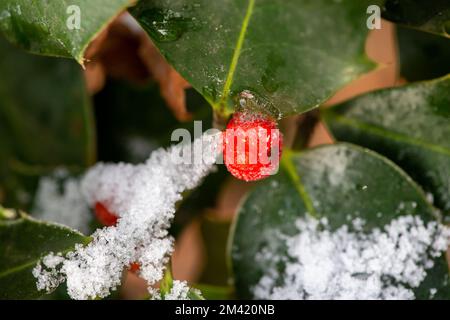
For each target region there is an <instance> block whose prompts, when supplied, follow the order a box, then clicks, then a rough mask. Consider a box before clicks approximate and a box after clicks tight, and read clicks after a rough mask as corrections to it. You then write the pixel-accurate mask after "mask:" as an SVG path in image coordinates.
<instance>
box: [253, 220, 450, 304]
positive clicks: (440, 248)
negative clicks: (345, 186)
mask: <svg viewBox="0 0 450 320" xmlns="http://www.w3.org/2000/svg"><path fill="white" fill-rule="evenodd" d="M364 225H365V222H364V221H363V220H362V219H357V221H356V222H355V223H353V225H352V226H351V227H348V226H342V227H340V228H339V229H337V230H335V231H333V232H332V231H330V228H329V225H328V222H327V220H326V219H322V220H320V221H318V220H314V219H312V218H306V219H299V220H298V221H297V227H298V230H299V233H298V234H297V235H296V236H294V237H289V238H288V239H287V240H286V244H287V248H288V253H289V256H290V257H291V258H292V260H289V261H290V262H288V263H286V268H285V270H284V274H283V279H284V280H283V281H282V283H281V285H280V283H279V282H277V281H278V280H279V279H278V276H279V274H278V272H277V271H276V270H271V269H269V270H268V271H267V273H266V274H265V275H263V277H262V278H261V279H260V281H259V283H258V284H257V285H256V286H255V287H254V288H253V293H254V296H255V297H256V298H258V299H312V300H319V299H350V300H353V299H414V298H415V296H414V292H413V290H412V288H417V287H418V286H419V285H420V284H421V283H422V281H423V280H424V279H425V277H426V274H427V270H429V269H430V268H432V267H433V265H434V262H433V258H436V257H439V256H441V255H442V254H443V252H444V251H445V250H447V247H448V245H449V243H450V230H449V228H448V227H444V226H443V225H441V224H439V223H438V222H428V223H426V224H425V223H424V222H423V220H422V219H421V218H420V217H419V216H411V215H407V216H400V217H398V218H396V219H394V220H392V221H391V223H390V224H388V225H386V226H385V227H384V228H383V229H382V230H381V229H374V230H372V231H371V232H370V233H365V232H363V227H364ZM266 255H267V253H266ZM436 292H437V291H436V289H434V288H432V289H431V290H430V297H431V296H434V295H435V294H436Z"/></svg>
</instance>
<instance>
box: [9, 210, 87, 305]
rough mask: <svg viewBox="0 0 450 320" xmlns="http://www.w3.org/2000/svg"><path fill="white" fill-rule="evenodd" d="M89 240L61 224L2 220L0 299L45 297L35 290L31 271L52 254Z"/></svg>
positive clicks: (23, 219)
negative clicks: (41, 259) (42, 258)
mask: <svg viewBox="0 0 450 320" xmlns="http://www.w3.org/2000/svg"><path fill="white" fill-rule="evenodd" d="M89 241H90V238H89V237H85V236H83V235H82V234H81V233H78V232H77V231H74V230H71V229H69V228H67V227H63V226H61V225H56V224H50V223H45V222H41V221H38V220H34V219H32V218H30V217H28V216H26V215H24V214H21V216H20V218H19V219H11V220H1V219H0V257H1V259H0V299H33V298H38V297H40V296H42V295H43V294H45V292H42V291H38V290H37V289H36V279H35V278H34V276H33V275H32V273H31V272H32V270H33V268H34V267H35V265H36V263H37V262H38V261H39V259H40V258H41V257H43V256H44V255H46V254H48V253H49V252H54V253H57V252H68V251H70V250H72V249H73V248H74V246H75V244H77V243H83V244H87V243H88V242H89Z"/></svg>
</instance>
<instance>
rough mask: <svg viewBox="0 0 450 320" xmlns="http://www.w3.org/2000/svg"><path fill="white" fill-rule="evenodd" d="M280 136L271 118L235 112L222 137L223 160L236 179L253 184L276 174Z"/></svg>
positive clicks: (281, 144) (280, 149)
mask: <svg viewBox="0 0 450 320" xmlns="http://www.w3.org/2000/svg"><path fill="white" fill-rule="evenodd" d="M282 146H283V137H282V134H281V133H280V131H279V130H278V127H277V123H276V121H275V120H274V119H272V118H270V117H267V116H265V115H262V114H252V113H242V112H238V113H235V114H234V116H233V117H232V119H231V120H230V121H229V122H228V125H227V128H226V131H225V133H224V135H223V157H224V162H225V165H226V167H227V169H228V171H229V172H230V173H231V174H232V175H233V176H235V177H236V178H238V179H241V180H245V181H255V180H260V179H263V178H266V177H268V176H270V175H273V174H275V173H277V171H278V166H279V162H280V157H281V152H282Z"/></svg>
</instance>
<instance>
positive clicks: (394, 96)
mask: <svg viewBox="0 0 450 320" xmlns="http://www.w3.org/2000/svg"><path fill="white" fill-rule="evenodd" d="M324 115H325V120H326V122H327V124H328V126H329V128H330V129H331V132H332V133H333V134H334V136H335V137H336V138H337V139H338V140H342V141H349V142H353V143H356V144H360V145H362V146H365V147H368V148H370V149H373V150H375V151H378V152H379V153H381V154H383V155H386V156H387V157H389V158H390V159H392V160H394V161H395V162H397V163H398V164H399V165H400V166H401V167H402V168H403V169H404V170H405V171H406V172H408V173H409V174H410V175H411V176H412V177H413V178H414V179H415V180H416V181H418V182H419V183H420V184H421V185H422V186H423V187H424V188H425V189H426V190H427V191H429V192H431V193H432V194H433V195H434V200H435V204H436V205H437V206H438V207H439V208H441V209H444V210H445V211H447V212H448V211H450V179H449V178H448V177H449V176H450V139H449V137H450V77H449V76H447V77H445V78H442V79H438V80H435V81H429V82H422V83H415V84H410V85H406V86H404V87H399V88H394V89H387V90H381V91H377V92H374V93H369V94H366V95H364V96H361V97H358V98H356V99H353V100H351V101H348V102H345V103H343V104H341V105H338V106H336V107H334V108H331V109H327V110H324Z"/></svg>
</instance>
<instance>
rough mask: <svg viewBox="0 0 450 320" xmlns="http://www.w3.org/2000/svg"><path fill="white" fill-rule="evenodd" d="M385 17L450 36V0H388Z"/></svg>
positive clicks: (412, 26) (415, 27)
mask: <svg viewBox="0 0 450 320" xmlns="http://www.w3.org/2000/svg"><path fill="white" fill-rule="evenodd" d="M383 18H385V19H387V20H390V21H392V22H395V23H398V24H401V25H404V26H407V27H411V28H414V29H418V30H421V31H426V32H431V33H434V34H438V35H441V36H444V37H447V38H449V37H450V2H449V1H448V0H428V1H423V0H401V1H399V0H386V2H385V4H384V10H383Z"/></svg>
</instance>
